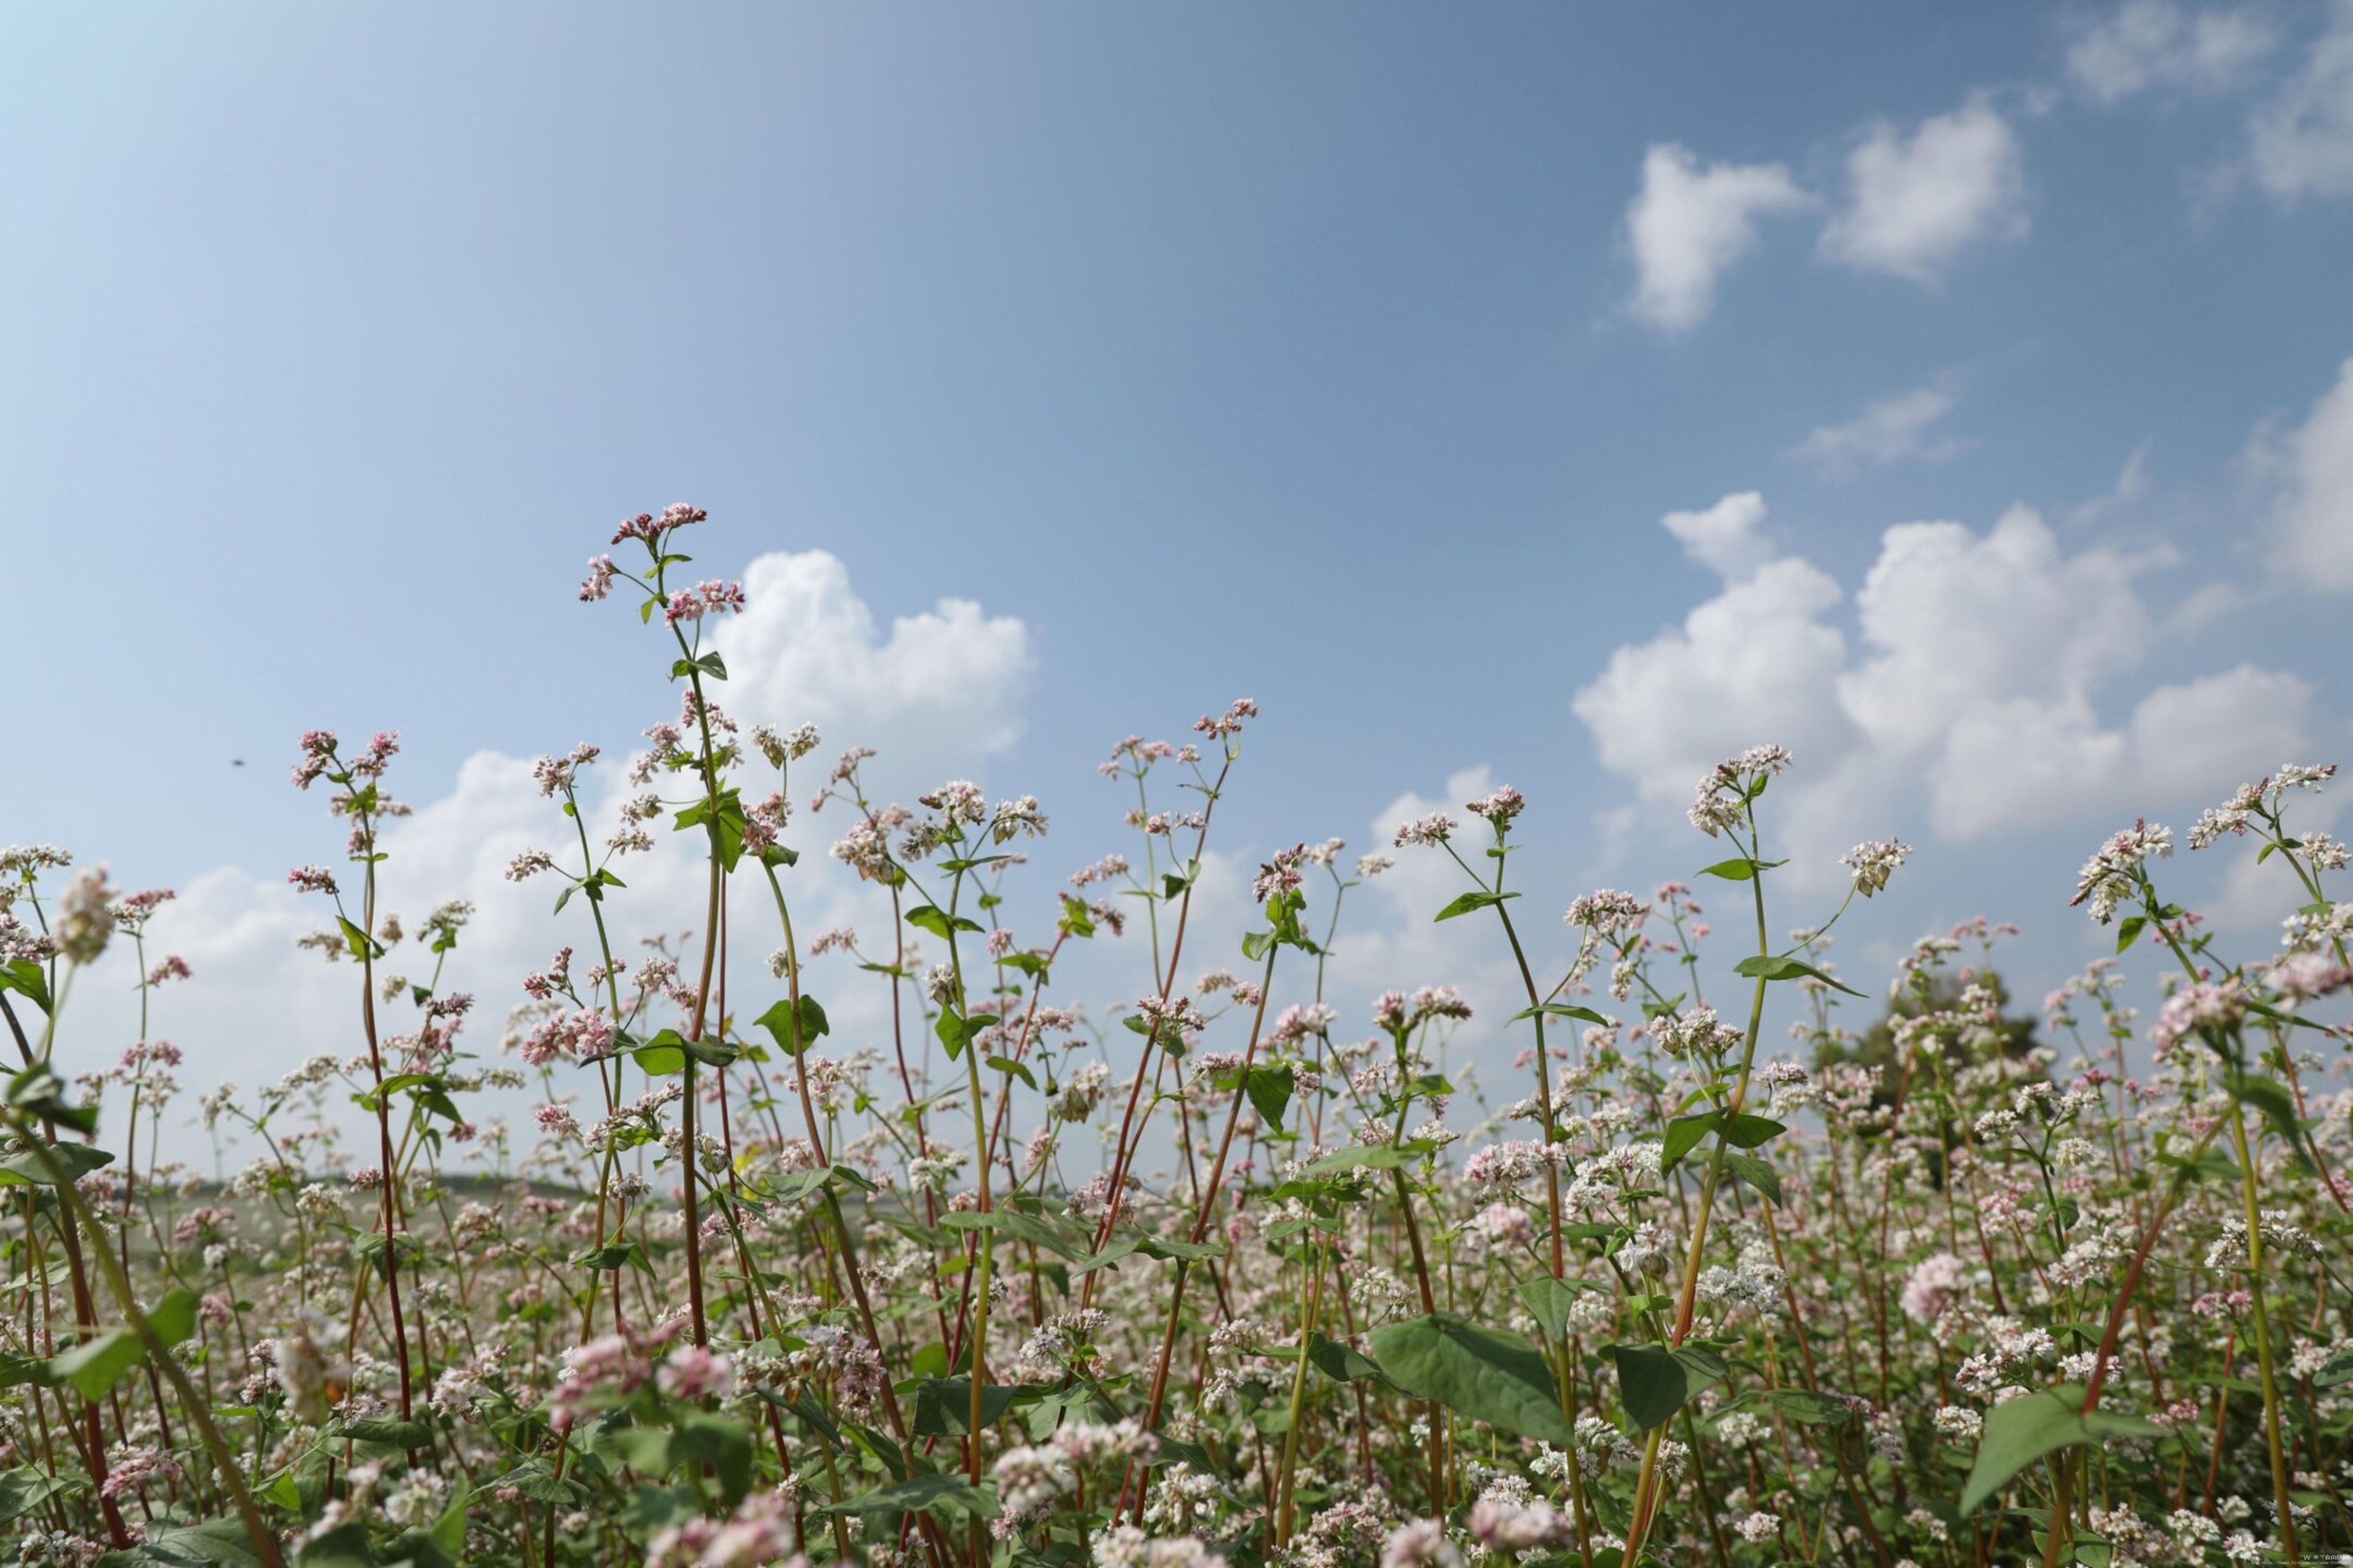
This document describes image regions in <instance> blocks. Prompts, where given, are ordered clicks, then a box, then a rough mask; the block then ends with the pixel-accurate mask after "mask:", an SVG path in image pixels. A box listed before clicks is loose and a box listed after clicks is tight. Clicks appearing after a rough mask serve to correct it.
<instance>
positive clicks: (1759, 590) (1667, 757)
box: [1572, 560, 1850, 805]
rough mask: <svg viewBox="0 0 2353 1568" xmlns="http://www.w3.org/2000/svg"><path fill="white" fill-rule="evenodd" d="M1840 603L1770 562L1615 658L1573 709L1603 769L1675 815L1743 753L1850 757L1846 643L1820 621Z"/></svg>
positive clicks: (1783, 564)
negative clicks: (1697, 784) (1777, 745)
mask: <svg viewBox="0 0 2353 1568" xmlns="http://www.w3.org/2000/svg"><path fill="white" fill-rule="evenodd" d="M1841 597H1843V595H1841V593H1840V591H1839V585H1838V584H1836V583H1835V582H1833V581H1831V578H1830V577H1829V576H1828V575H1826V574H1823V573H1821V572H1820V571H1817V570H1816V569H1815V568H1814V567H1812V566H1810V565H1809V564H1808V563H1805V562H1803V561H1797V560H1782V561H1774V562H1769V563H1767V564H1766V565H1764V566H1763V567H1761V568H1760V569H1759V570H1758V571H1757V573H1756V574H1754V575H1752V576H1750V577H1749V578H1748V579H1747V580H1746V581H1745V582H1741V583H1736V584H1730V585H1728V586H1726V587H1725V590H1724V591H1723V592H1722V593H1721V594H1719V595H1716V596H1715V597H1714V598H1712V599H1709V600H1707V601H1706V602H1705V603H1704V604H1702V605H1698V606H1697V607H1696V608H1694V610H1692V612H1691V613H1690V614H1689V615H1687V616H1684V617H1683V623H1682V624H1681V625H1680V626H1672V627H1669V628H1668V629H1666V630H1664V631H1662V632H1661V633H1660V634H1659V635H1658V636H1657V637H1653V638H1651V640H1650V641H1648V642H1644V643H1636V644H1630V645H1629V646H1627V647H1620V648H1619V649H1618V650H1617V651H1615V652H1614V653H1612V654H1611V655H1610V656H1609V665H1608V667H1607V668H1604V669H1603V670H1602V672H1601V673H1600V674H1599V676H1597V677H1595V678H1594V679H1593V680H1592V681H1591V682H1590V683H1589V684H1588V685H1587V686H1585V687H1584V688H1582V689H1579V690H1578V692H1577V695H1576V698H1575V699H1574V700H1573V702H1572V707H1573V709H1574V710H1575V711H1576V713H1577V718H1578V719H1580V720H1582V721H1584V723H1585V727H1586V728H1587V729H1588V731H1591V732H1592V735H1593V740H1594V744H1595V745H1596V747H1598V748H1599V751H1600V753H1601V761H1602V763H1603V765H1604V766H1606V767H1608V768H1609V770H1610V771H1611V772H1613V773H1620V774H1622V775H1624V776H1625V777H1627V778H1629V779H1630V780H1632V781H1633V783H1634V784H1635V786H1636V788H1637V789H1638V791H1639V792H1640V793H1641V795H1642V796H1643V797H1644V798H1645V799H1646V800H1648V801H1650V802H1651V803H1653V804H1667V803H1672V804H1675V805H1682V804H1683V802H1684V801H1685V800H1686V798H1687V797H1688V796H1689V795H1690V793H1691V788H1692V784H1693V783H1694V780H1696V779H1697V778H1698V777H1699V775H1700V773H1702V772H1703V771H1704V770H1705V769H1706V768H1708V767H1710V766H1712V765H1713V764H1714V763H1715V762H1716V761H1717V760H1718V759H1720V758H1723V757H1725V756H1728V755H1730V754H1731V753H1732V752H1737V751H1739V750H1741V749H1742V748H1743V747H1745V746H1748V745H1752V744H1755V743H1757V742H1763V741H1778V742H1781V743H1783V744H1785V745H1788V746H1791V747H1795V748H1802V749H1803V750H1805V751H1808V752H1811V753H1813V754H1815V755H1817V756H1820V755H1821V754H1823V753H1824V752H1831V753H1836V752H1842V751H1844V750H1845V749H1846V747H1847V745H1848V744H1849V743H1850V735H1849V730H1850V724H1849V721H1847V719H1846V718H1845V716H1844V715H1843V714H1842V713H1841V712H1840V710H1839V708H1838V703H1837V698H1836V681H1837V679H1838V675H1839V672H1840V671H1841V669H1842V668H1845V664H1846V654H1847V650H1846V638H1845V637H1844V636H1842V635H1841V633H1840V632H1839V631H1838V630H1837V629H1836V628H1835V627H1833V626H1830V625H1828V624H1826V623H1825V622H1824V621H1823V620H1822V619H1821V616H1822V615H1823V613H1824V612H1826V611H1828V610H1830V609H1831V608H1832V607H1833V606H1835V605H1837V604H1838V603H1839V602H1840V600H1841Z"/></svg>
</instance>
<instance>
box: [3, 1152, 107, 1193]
mask: <svg viewBox="0 0 2353 1568" xmlns="http://www.w3.org/2000/svg"><path fill="white" fill-rule="evenodd" d="M48 1154H49V1158H50V1159H52V1160H55V1161H56V1162H57V1163H58V1164H60V1165H62V1166H64V1167H65V1172H66V1176H67V1179H68V1180H69V1181H76V1182H79V1181H80V1180H81V1179H82V1178H83V1177H84V1176H87V1175H89V1174H90V1173H91V1172H92V1171H95V1170H97V1169H99V1168H100V1166H102V1165H111V1164H112V1163H114V1156H113V1154H112V1153H111V1152H108V1151H107V1150H104V1149H99V1148H94V1147H92V1146H91V1145H90V1144H88V1143H51V1144H49V1145H48ZM0 1171H5V1172H6V1173H8V1174H9V1175H11V1176H14V1177H16V1179H17V1180H18V1181H19V1182H30V1183H32V1184H35V1185H36V1186H43V1187H53V1186H55V1185H57V1183H56V1181H55V1180H54V1179H53V1178H52V1177H51V1176H50V1175H49V1172H48V1167H47V1165H46V1164H44V1163H42V1161H41V1156H40V1154H39V1153H38V1152H36V1151H34V1150H31V1149H27V1150H26V1151H25V1152H22V1153H19V1154H11V1155H9V1156H8V1157H7V1158H6V1159H5V1160H0Z"/></svg>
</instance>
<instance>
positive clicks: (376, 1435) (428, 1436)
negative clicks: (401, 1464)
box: [334, 1415, 433, 1448]
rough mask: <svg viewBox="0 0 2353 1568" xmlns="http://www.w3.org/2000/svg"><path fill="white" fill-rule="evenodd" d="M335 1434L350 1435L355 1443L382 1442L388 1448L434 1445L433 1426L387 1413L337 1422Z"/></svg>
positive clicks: (339, 1435) (340, 1435)
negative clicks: (400, 1418)
mask: <svg viewBox="0 0 2353 1568" xmlns="http://www.w3.org/2000/svg"><path fill="white" fill-rule="evenodd" d="M334 1435H335V1436H338V1437H349V1438H350V1439H352V1440H353V1442H355V1443H381V1444H383V1445H384V1446H385V1447H387V1448H424V1447H431V1446H432V1442H433V1428H431V1427H430V1426H427V1425H425V1423H424V1422H422V1421H396V1420H394V1419H393V1418H391V1417H390V1416H385V1415H364V1416H362V1417H360V1418H359V1419H358V1420H356V1421H343V1422H339V1423H337V1424H336V1426H335V1429H334Z"/></svg>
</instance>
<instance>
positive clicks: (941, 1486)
mask: <svg viewBox="0 0 2353 1568" xmlns="http://www.w3.org/2000/svg"><path fill="white" fill-rule="evenodd" d="M816 1511H818V1512H819V1513H854V1514H860V1515H868V1516H871V1515H873V1514H888V1513H928V1514H934V1515H937V1514H943V1513H953V1514H960V1515H963V1516H965V1517H967V1518H971V1519H994V1518H996V1517H997V1505H996V1504H995V1503H993V1502H991V1501H990V1500H989V1499H988V1494H987V1493H986V1492H983V1491H981V1490H979V1489H976V1488H975V1487H973V1486H972V1485H971V1484H970V1483H969V1482H967V1481H965V1479H964V1478H963V1477H962V1476H949V1475H927V1476H909V1477H908V1478H907V1479H905V1480H903V1481H892V1483H891V1484H890V1485H889V1486H887V1487H880V1488H877V1489H875V1490H873V1491H871V1492H862V1493H860V1495H859V1496H857V1497H854V1498H851V1499H849V1500H848V1501H846V1502H838V1503H833V1504H830V1505H829V1506H828V1507H825V1508H822V1509H818V1510H816Z"/></svg>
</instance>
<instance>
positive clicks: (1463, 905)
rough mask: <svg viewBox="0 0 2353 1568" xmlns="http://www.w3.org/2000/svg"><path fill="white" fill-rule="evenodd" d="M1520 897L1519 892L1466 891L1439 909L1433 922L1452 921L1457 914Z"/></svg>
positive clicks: (1465, 913)
mask: <svg viewBox="0 0 2353 1568" xmlns="http://www.w3.org/2000/svg"><path fill="white" fill-rule="evenodd" d="M1518 897H1519V894H1517V893H1490V892H1486V891H1484V890H1482V891H1478V892H1470V893H1465V894H1463V895H1462V896H1461V898H1459V899H1457V900H1454V901H1453V902H1452V903H1451V904H1449V905H1447V906H1446V907H1445V908H1444V909H1442V910H1439V911H1438V914H1437V916H1436V919H1435V920H1433V921H1432V922H1431V923H1432V924H1435V923H1436V922H1437V921H1451V920H1452V919H1453V918H1454V917H1455V916H1456V915H1467V914H1469V913H1470V912H1471V911H1472V910H1483V909H1486V908H1488V907H1489V906H1491V905H1493V904H1500V903H1502V902H1503V901H1504V900H1505V899H1516V898H1518Z"/></svg>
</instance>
